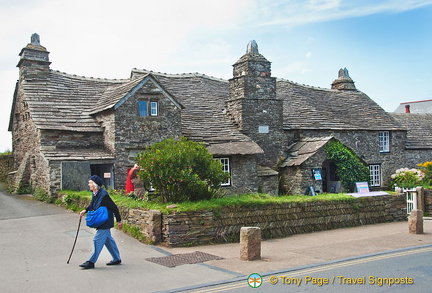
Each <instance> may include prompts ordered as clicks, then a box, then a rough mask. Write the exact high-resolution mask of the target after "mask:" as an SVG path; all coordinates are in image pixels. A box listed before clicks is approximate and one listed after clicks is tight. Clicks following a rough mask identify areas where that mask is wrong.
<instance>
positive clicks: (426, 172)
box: [417, 161, 432, 185]
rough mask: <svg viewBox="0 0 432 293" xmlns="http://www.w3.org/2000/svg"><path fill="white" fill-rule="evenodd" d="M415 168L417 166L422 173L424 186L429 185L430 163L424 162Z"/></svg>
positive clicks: (431, 175)
mask: <svg viewBox="0 0 432 293" xmlns="http://www.w3.org/2000/svg"><path fill="white" fill-rule="evenodd" d="M417 166H419V167H420V170H421V171H422V172H423V173H424V179H423V183H424V185H430V184H431V182H432V162H429V161H428V162H424V163H421V164H418V165H417Z"/></svg>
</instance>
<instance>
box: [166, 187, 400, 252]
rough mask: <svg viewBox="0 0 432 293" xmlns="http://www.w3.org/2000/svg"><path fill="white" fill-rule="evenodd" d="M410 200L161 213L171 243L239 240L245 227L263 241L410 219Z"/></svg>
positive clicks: (391, 198) (382, 198)
mask: <svg viewBox="0 0 432 293" xmlns="http://www.w3.org/2000/svg"><path fill="white" fill-rule="evenodd" d="M406 218H407V215H406V201H405V196H404V195H403V194H401V195H398V196H379V197H363V198H357V199H353V200H349V201H336V200H335V201H320V202H303V203H298V202H297V203H287V204H269V205H265V206H264V205H263V206H259V207H251V208H246V207H238V208H224V209H222V210H220V211H218V212H212V211H205V212H200V213H198V212H190V213H174V214H170V215H163V216H162V219H163V220H162V224H163V229H162V233H163V236H162V241H163V243H164V244H166V245H168V246H173V247H175V246H185V245H204V244H210V243H224V242H238V241H239V235H240V229H241V227H245V226H249V227H250V226H255V227H259V228H260V229H261V231H262V238H263V239H271V238H280V237H286V236H289V235H292V234H299V233H308V232H314V231H321V230H329V229H335V228H343V227H352V226H360V225H366V224H375V223H383V222H391V221H403V220H406Z"/></svg>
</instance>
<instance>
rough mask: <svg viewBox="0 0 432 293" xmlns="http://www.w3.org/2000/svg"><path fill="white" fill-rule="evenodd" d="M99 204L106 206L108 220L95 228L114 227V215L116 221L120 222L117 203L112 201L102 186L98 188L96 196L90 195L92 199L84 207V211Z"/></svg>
mask: <svg viewBox="0 0 432 293" xmlns="http://www.w3.org/2000/svg"><path fill="white" fill-rule="evenodd" d="M100 206H106V207H107V209H108V220H107V221H106V222H105V223H103V224H102V225H101V226H99V227H97V228H96V229H110V228H112V227H114V216H115V218H116V220H117V223H118V222H121V216H120V212H119V209H118V207H117V205H116V204H115V203H114V202H113V200H112V199H111V197H110V196H109V194H108V192H107V191H106V190H105V189H103V188H101V189H99V191H98V193H97V194H96V196H95V195H92V200H91V202H90V205H89V206H88V207H87V208H86V211H87V212H88V211H93V210H96V209H97V208H98V207H100Z"/></svg>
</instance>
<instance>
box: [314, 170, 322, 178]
mask: <svg viewBox="0 0 432 293" xmlns="http://www.w3.org/2000/svg"><path fill="white" fill-rule="evenodd" d="M321 173H322V169H321V168H314V169H312V175H313V177H314V179H315V180H322V175H321Z"/></svg>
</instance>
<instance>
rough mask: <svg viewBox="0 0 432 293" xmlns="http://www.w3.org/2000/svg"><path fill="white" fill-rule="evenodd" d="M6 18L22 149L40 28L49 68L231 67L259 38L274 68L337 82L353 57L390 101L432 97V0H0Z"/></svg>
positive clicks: (101, 71) (352, 67)
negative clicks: (28, 51) (26, 67)
mask: <svg viewBox="0 0 432 293" xmlns="http://www.w3.org/2000/svg"><path fill="white" fill-rule="evenodd" d="M0 28H1V29H0V42H1V46H0V138H1V140H0V152H4V151H7V150H12V142H11V134H10V132H8V131H7V129H8V125H9V117H10V111H11V105H12V98H13V93H14V88H15V83H16V81H17V79H18V68H17V67H16V65H17V64H18V61H19V56H18V54H19V53H20V51H21V49H22V48H24V47H25V46H26V45H27V44H28V43H30V37H31V35H32V34H33V33H37V34H39V36H40V41H41V45H42V46H44V47H45V48H46V49H47V50H48V51H49V52H50V55H49V58H50V61H51V62H52V63H51V69H53V70H59V71H61V72H66V73H69V74H76V75H78V76H86V77H96V78H117V79H124V78H129V76H130V72H131V70H132V69H133V68H138V69H147V70H153V71H155V72H164V73H174V74H181V73H191V72H198V73H201V74H206V75H209V76H214V77H218V78H223V79H229V78H231V77H232V65H233V64H234V63H235V62H236V61H237V60H238V59H239V58H240V57H241V56H242V55H243V54H245V52H246V48H247V44H248V43H249V41H251V40H255V41H256V42H257V44H258V48H259V52H260V53H261V54H262V55H263V56H264V57H266V58H267V60H269V61H270V62H271V63H272V76H274V77H277V78H283V79H287V80H290V81H294V82H297V83H300V84H306V85H310V86H315V87H321V88H330V86H331V83H332V82H333V81H334V80H335V79H336V78H337V77H338V71H339V69H340V68H347V69H348V70H349V75H350V77H351V78H352V79H353V80H354V81H355V85H356V87H357V89H358V90H360V91H362V92H364V93H366V94H367V95H368V96H369V97H370V98H372V99H373V100H374V101H375V102H376V103H378V104H379V105H380V106H381V107H382V108H383V109H384V110H386V111H388V112H393V111H394V110H395V109H396V108H397V107H398V105H399V104H400V103H402V102H409V101H418V100H427V99H432V0H356V1H352V0H235V1H232V0H217V1H216V0H212V1H208V0H159V1H154V0H151V1H150V0H122V1H117V0H116V1H114V0H74V1H69V0H67V1H64V0H13V1H12V0H0ZM359 111H361V109H359Z"/></svg>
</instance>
